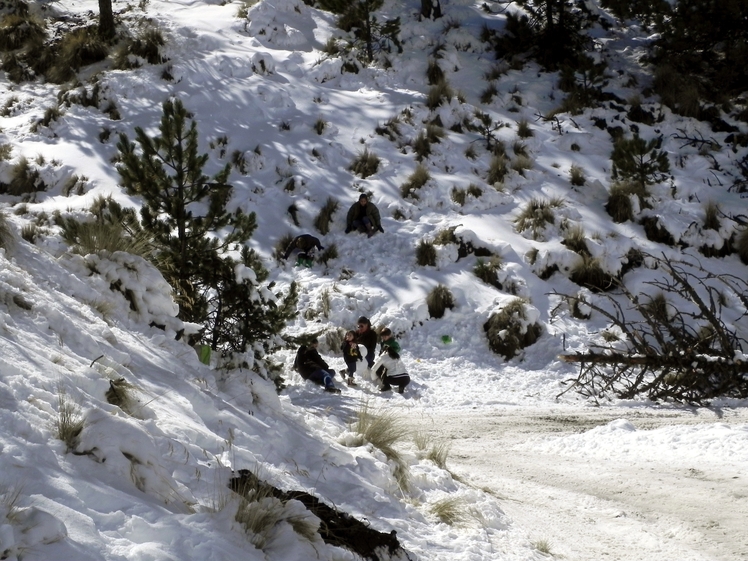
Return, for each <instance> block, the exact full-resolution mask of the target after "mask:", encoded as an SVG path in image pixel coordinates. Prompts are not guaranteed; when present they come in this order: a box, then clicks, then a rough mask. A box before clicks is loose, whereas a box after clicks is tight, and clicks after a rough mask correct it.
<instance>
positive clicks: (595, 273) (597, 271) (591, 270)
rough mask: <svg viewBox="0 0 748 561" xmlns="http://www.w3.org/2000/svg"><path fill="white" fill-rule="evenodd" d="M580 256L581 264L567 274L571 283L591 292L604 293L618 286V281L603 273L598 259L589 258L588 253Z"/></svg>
mask: <svg viewBox="0 0 748 561" xmlns="http://www.w3.org/2000/svg"><path fill="white" fill-rule="evenodd" d="M585 248H586V246H585ZM581 255H582V260H581V262H580V263H579V264H577V265H576V266H575V267H574V268H573V269H572V270H571V272H570V274H569V278H570V279H571V280H572V281H573V282H575V283H577V284H578V285H579V286H584V287H585V288H589V289H590V290H591V291H592V292H606V291H608V290H612V289H613V288H615V287H617V286H618V279H617V278H616V277H615V276H613V275H611V274H610V273H608V272H606V271H604V270H603V268H602V267H601V266H600V261H599V260H598V259H595V258H593V257H590V255H589V254H588V253H584V254H581Z"/></svg>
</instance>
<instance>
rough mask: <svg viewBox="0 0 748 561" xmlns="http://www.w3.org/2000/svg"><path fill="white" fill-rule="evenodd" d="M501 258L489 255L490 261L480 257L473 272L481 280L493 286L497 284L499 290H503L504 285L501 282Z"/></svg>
mask: <svg viewBox="0 0 748 561" xmlns="http://www.w3.org/2000/svg"><path fill="white" fill-rule="evenodd" d="M501 265H502V262H501V258H500V257H499V256H497V255H493V256H491V257H489V259H488V261H483V259H478V261H477V263H476V264H475V267H474V268H473V274H474V275H475V276H476V277H478V278H479V279H480V280H482V281H483V282H485V283H486V284H490V285H491V286H495V287H496V288H498V289H499V290H502V288H503V287H502V285H501V283H500V282H499V277H498V272H499V270H500V269H501Z"/></svg>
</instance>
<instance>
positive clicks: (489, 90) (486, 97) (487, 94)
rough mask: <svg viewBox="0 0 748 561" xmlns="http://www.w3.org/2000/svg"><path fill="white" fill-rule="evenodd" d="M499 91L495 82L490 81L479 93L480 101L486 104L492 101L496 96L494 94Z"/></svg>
mask: <svg viewBox="0 0 748 561" xmlns="http://www.w3.org/2000/svg"><path fill="white" fill-rule="evenodd" d="M498 93H499V90H498V88H497V87H496V84H494V83H490V84H488V86H487V87H486V89H485V90H483V91H482V92H481V94H480V102H481V103H483V104H485V105H488V104H489V103H491V102H492V101H493V98H494V97H496V95H497V94H498Z"/></svg>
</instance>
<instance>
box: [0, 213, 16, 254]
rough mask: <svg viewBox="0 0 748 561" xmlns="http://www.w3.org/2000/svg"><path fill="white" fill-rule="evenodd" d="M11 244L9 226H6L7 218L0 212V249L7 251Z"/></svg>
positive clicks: (11, 238) (11, 235) (11, 237)
mask: <svg viewBox="0 0 748 561" xmlns="http://www.w3.org/2000/svg"><path fill="white" fill-rule="evenodd" d="M12 242H13V234H12V233H11V229H10V224H8V217H7V216H6V215H5V213H4V212H2V211H0V248H3V249H8V248H9V247H10V244H11V243H12Z"/></svg>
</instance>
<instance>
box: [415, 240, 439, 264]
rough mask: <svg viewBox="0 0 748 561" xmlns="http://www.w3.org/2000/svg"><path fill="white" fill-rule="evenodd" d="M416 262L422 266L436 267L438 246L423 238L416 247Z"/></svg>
mask: <svg viewBox="0 0 748 561" xmlns="http://www.w3.org/2000/svg"><path fill="white" fill-rule="evenodd" d="M416 263H418V265H420V266H421V267H436V248H435V247H434V243H433V242H430V241H427V240H421V241H420V242H419V243H418V246H417V247H416Z"/></svg>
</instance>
